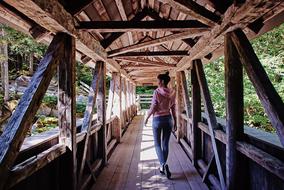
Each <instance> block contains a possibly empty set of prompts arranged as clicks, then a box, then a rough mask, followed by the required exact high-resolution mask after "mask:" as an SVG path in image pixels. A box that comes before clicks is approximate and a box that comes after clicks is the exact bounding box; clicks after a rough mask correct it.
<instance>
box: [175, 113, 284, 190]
mask: <svg viewBox="0 0 284 190" xmlns="http://www.w3.org/2000/svg"><path fill="white" fill-rule="evenodd" d="M180 116H181V118H182V122H181V125H182V126H181V127H182V128H183V129H184V130H185V131H186V132H185V133H184V134H185V135H184V137H183V138H181V139H180V143H181V145H182V146H183V148H184V150H185V152H186V153H187V155H188V156H189V157H190V158H191V159H193V155H192V154H193V153H192V141H193V133H192V130H193V129H192V119H191V118H189V117H187V115H186V114H185V113H182V114H181V115H180ZM217 121H218V124H219V126H220V129H218V130H215V131H214V133H215V139H216V140H217V145H218V147H219V154H220V157H221V164H222V169H223V170H224V171H225V164H226V163H225V161H226V144H227V135H226V132H225V121H224V120H223V119H218V120H217ZM198 130H199V131H200V132H201V137H202V138H201V140H200V144H199V145H198V148H199V150H198V151H199V152H200V153H201V154H200V155H199V158H198V162H197V169H198V171H199V172H200V174H201V175H203V179H204V181H206V180H208V181H207V182H210V184H212V185H213V186H214V187H215V188H216V189H220V188H221V187H220V182H219V180H218V178H217V177H216V172H214V171H213V169H212V168H213V167H214V166H213V165H214V161H213V160H214V159H212V150H211V141H210V132H209V128H208V125H207V119H206V115H205V114H202V122H199V123H198ZM273 137H274V138H273ZM276 139H278V137H277V135H276V134H268V133H266V132H263V131H261V130H258V129H251V128H250V127H245V141H237V150H238V152H239V153H240V158H239V159H243V160H246V162H247V166H246V170H247V172H246V174H247V176H243V178H244V179H243V181H245V180H248V179H250V180H253V182H254V183H253V184H254V185H255V186H257V184H262V182H263V181H268V182H269V184H270V185H271V189H277V185H279V184H282V185H283V181H284V162H283V160H284V148H283V147H282V146H281V143H280V142H279V141H277V140H276ZM212 162H213V163H212ZM209 165H211V169H210V170H211V171H208V168H210V167H208V166H209ZM240 167H244V166H240ZM256 174H258V175H257V177H255V175H256Z"/></svg>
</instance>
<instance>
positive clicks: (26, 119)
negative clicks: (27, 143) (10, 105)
mask: <svg viewBox="0 0 284 190" xmlns="http://www.w3.org/2000/svg"><path fill="white" fill-rule="evenodd" d="M64 36H65V35H64V34H62V33H59V34H57V35H56V36H55V37H54V39H53V41H52V43H51V44H50V46H49V48H48V50H47V52H46V54H45V56H44V58H43V59H42V60H41V62H40V63H39V67H38V69H37V71H36V72H35V74H34V76H33V78H32V81H31V83H30V85H29V87H28V88H27V90H26V91H25V93H24V95H23V96H22V98H21V100H20V102H19V103H18V106H17V108H16V110H15V112H14V113H13V115H12V116H11V118H10V120H9V122H8V123H7V125H6V128H5V131H4V132H3V134H2V136H1V138H0V142H1V143H0V176H1V179H2V180H1V181H2V183H0V189H2V188H3V185H4V183H3V182H5V180H6V179H7V177H8V175H7V172H8V171H9V168H10V167H11V166H12V165H13V163H14V161H15V159H16V157H17V155H18V153H19V151H20V148H21V145H22V143H23V141H24V138H25V135H26V133H27V132H28V130H29V128H30V126H31V124H32V121H33V117H34V116H35V114H36V112H37V110H38V108H39V106H40V102H41V100H42V98H43V96H44V94H45V91H46V90H47V88H48V84H49V83H50V81H51V79H52V77H53V75H54V74H55V72H56V68H57V64H58V62H59V61H60V59H61V58H62V55H63V51H64V49H63V48H64V39H65V37H64Z"/></svg>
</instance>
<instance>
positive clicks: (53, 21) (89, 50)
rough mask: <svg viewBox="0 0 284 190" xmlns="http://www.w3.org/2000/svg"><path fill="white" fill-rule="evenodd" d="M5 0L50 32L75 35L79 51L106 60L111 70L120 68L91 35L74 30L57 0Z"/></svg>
mask: <svg viewBox="0 0 284 190" xmlns="http://www.w3.org/2000/svg"><path fill="white" fill-rule="evenodd" d="M5 2H6V3H7V4H9V5H10V6H12V7H14V8H15V9H17V10H18V11H20V12H21V13H23V14H24V15H26V16H27V17H28V18H30V19H32V20H33V21H34V22H36V23H37V24H39V25H40V26H42V27H44V28H45V29H47V30H48V31H50V32H52V33H57V32H66V33H68V34H70V35H72V36H75V37H76V47H77V49H78V50H79V51H80V52H84V54H85V55H87V56H89V57H91V58H92V59H93V60H104V61H106V62H107V63H108V64H107V67H108V69H109V70H111V71H116V72H118V71H119V70H120V66H119V65H118V64H117V63H115V62H109V61H108V59H107V54H106V51H105V49H104V48H103V47H102V46H101V45H100V43H99V42H98V41H96V40H95V39H94V38H93V37H92V35H90V34H89V33H87V32H82V31H77V30H76V28H75V25H74V20H73V16H72V15H71V14H70V13H68V12H67V11H66V10H65V9H64V7H63V6H62V5H61V4H60V3H59V2H58V1H57V0H49V1H44V3H42V1H39V0H21V1H16V0H6V1H5ZM35 13H37V14H35Z"/></svg>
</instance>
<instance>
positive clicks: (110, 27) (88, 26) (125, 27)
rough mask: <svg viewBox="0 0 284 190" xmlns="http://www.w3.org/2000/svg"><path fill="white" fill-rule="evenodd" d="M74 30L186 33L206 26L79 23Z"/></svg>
mask: <svg viewBox="0 0 284 190" xmlns="http://www.w3.org/2000/svg"><path fill="white" fill-rule="evenodd" d="M76 28H77V29H81V30H94V31H98V32H134V31H140V32H141V31H187V30H191V29H193V28H195V29H204V28H206V25H204V24H201V23H200V22H198V21H195V20H174V21H173V20H164V21H156V20H150V21H136V22H133V21H81V22H79V26H77V27H76Z"/></svg>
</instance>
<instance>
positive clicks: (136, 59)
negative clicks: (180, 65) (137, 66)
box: [116, 58, 176, 67]
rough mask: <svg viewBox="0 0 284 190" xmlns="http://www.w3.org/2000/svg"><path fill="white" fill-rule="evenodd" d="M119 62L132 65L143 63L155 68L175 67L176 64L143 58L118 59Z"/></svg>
mask: <svg viewBox="0 0 284 190" xmlns="http://www.w3.org/2000/svg"><path fill="white" fill-rule="evenodd" d="M116 59H117V60H121V61H126V62H130V63H141V64H146V65H155V66H167V67H175V66H176V65H175V64H168V63H165V62H160V61H152V60H149V59H141V58H116Z"/></svg>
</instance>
